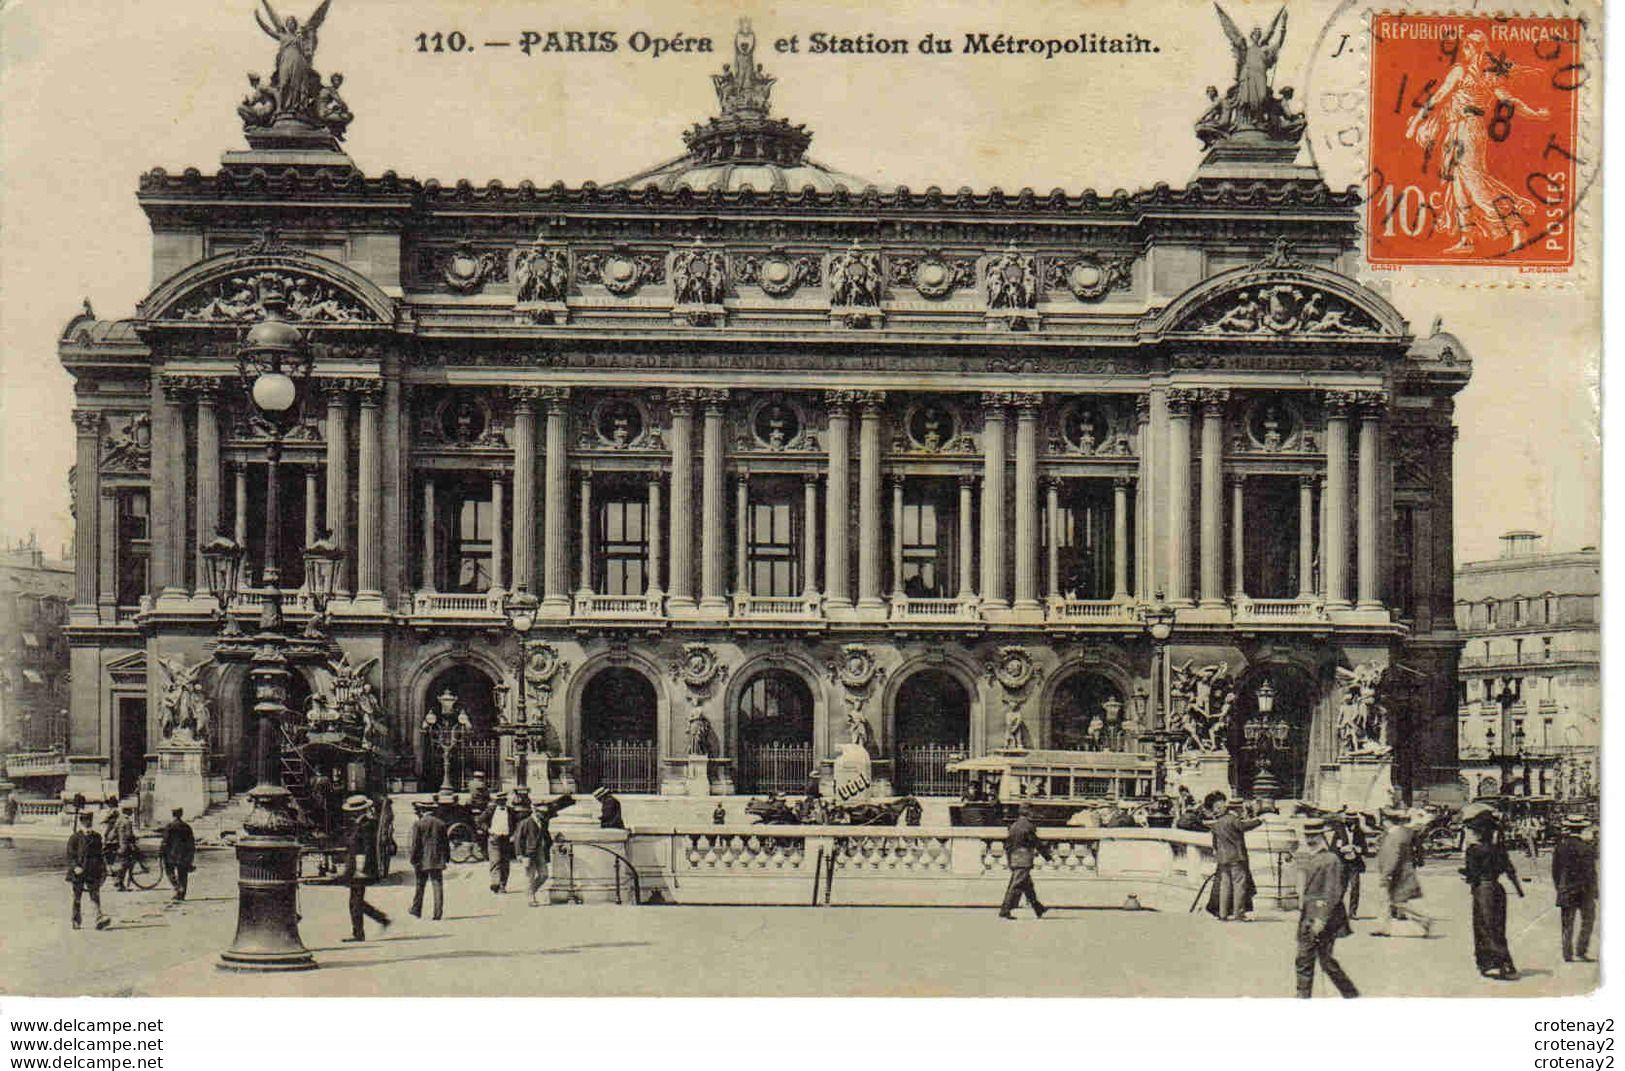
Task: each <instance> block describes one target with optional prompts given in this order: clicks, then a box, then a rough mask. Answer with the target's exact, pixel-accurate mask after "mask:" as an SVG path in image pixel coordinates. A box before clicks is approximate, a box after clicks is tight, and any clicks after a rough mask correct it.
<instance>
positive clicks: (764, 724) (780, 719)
mask: <svg viewBox="0 0 1625 1071" xmlns="http://www.w3.org/2000/svg"><path fill="white" fill-rule="evenodd" d="M734 724H735V725H736V726H737V727H738V733H739V743H738V749H737V750H736V751H735V755H736V756H737V757H738V768H737V771H736V782H735V783H736V784H737V785H738V786H739V791H741V792H800V791H801V790H802V788H803V787H804V786H805V785H806V783H807V775H808V774H810V773H811V772H812V769H813V695H812V690H811V689H810V688H808V687H807V683H806V682H805V681H803V680H802V679H801V677H800V676H799V675H798V674H795V673H791V672H789V671H788V670H783V669H769V670H763V671H762V672H761V673H758V674H756V676H754V677H752V678H750V679H749V680H748V681H746V682H745V686H744V687H743V688H741V689H740V690H739V694H738V696H737V697H736V698H735V700H734Z"/></svg>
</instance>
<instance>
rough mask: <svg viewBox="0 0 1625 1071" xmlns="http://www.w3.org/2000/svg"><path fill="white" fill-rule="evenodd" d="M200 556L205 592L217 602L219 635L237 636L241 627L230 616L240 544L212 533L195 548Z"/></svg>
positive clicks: (238, 571)
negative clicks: (207, 590) (206, 583)
mask: <svg viewBox="0 0 1625 1071" xmlns="http://www.w3.org/2000/svg"><path fill="white" fill-rule="evenodd" d="M198 553H199V554H201V555H202V556H203V571H204V574H205V579H206V581H207V582H208V585H209V594H211V595H213V596H214V601H215V603H216V604H217V605H218V606H219V608H220V609H219V614H220V621H221V630H220V634H221V635H222V636H234V637H235V636H241V635H242V634H243V630H242V629H240V628H238V627H237V621H236V619H235V618H233V617H232V616H231V602H232V600H233V599H235V598H236V597H237V591H238V588H237V584H238V582H239V580H240V578H241V577H242V569H243V548H242V547H240V546H238V545H237V541H236V540H235V539H232V538H231V537H230V536H226V535H221V534H219V533H216V534H215V537H214V538H213V539H211V540H209V541H208V542H207V543H205V544H203V547H202V548H201V549H200V550H199V551H198Z"/></svg>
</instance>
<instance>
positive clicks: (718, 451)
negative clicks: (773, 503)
mask: <svg viewBox="0 0 1625 1071" xmlns="http://www.w3.org/2000/svg"><path fill="white" fill-rule="evenodd" d="M700 400H701V401H702V402H704V403H705V432H704V435H705V441H704V443H703V445H702V446H701V448H700V512H701V516H702V518H703V523H704V528H703V529H702V530H701V532H700V609H701V610H702V611H704V612H707V613H711V614H726V613H727V612H728V594H727V591H726V590H724V585H725V583H726V581H725V580H724V579H723V577H724V576H726V575H727V561H728V514H727V507H726V506H725V505H724V497H723V496H724V487H723V467H724V461H725V458H724V456H723V447H722V438H723V436H722V423H723V417H724V415H725V414H726V405H727V401H728V392H727V391H725V390H702V391H701V392H700ZM740 520H741V521H743V520H744V518H740Z"/></svg>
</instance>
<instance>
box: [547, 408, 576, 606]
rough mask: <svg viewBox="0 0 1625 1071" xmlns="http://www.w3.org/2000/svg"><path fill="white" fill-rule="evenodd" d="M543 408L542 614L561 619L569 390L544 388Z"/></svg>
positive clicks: (565, 589)
mask: <svg viewBox="0 0 1625 1071" xmlns="http://www.w3.org/2000/svg"><path fill="white" fill-rule="evenodd" d="M541 400H542V401H543V402H544V403H545V404H546V405H547V440H546V442H545V444H544V446H543V449H544V450H545V451H546V458H545V465H546V470H545V473H544V475H543V480H544V484H545V486H544V487H543V491H542V493H543V495H544V496H545V497H544V500H543V502H542V612H543V613H544V614H547V615H549V616H552V617H564V616H567V615H568V614H569V612H570V482H569V474H570V455H569V445H568V443H569V439H568V437H569V422H570V391H569V389H568V388H565V387H544V388H543V389H542V391H541Z"/></svg>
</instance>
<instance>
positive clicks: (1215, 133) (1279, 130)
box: [1196, 4, 1308, 149]
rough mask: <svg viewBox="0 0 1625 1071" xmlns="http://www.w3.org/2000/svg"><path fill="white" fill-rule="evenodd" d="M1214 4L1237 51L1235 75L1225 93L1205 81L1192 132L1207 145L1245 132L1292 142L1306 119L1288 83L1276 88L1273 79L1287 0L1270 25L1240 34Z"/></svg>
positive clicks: (1284, 34)
mask: <svg viewBox="0 0 1625 1071" xmlns="http://www.w3.org/2000/svg"><path fill="white" fill-rule="evenodd" d="M1213 9H1214V10H1215V11H1217V12H1218V14H1219V25H1221V26H1222V27H1224V35H1225V36H1226V37H1227V38H1229V39H1230V48H1231V51H1232V52H1234V53H1235V57H1236V80H1235V82H1234V83H1233V84H1232V85H1231V86H1230V88H1229V89H1228V90H1226V91H1225V93H1224V95H1223V96H1220V95H1219V90H1218V88H1217V87H1215V86H1208V87H1207V97H1208V110H1207V111H1206V112H1204V113H1203V114H1202V117H1201V118H1200V119H1198V120H1197V121H1196V136H1197V137H1198V138H1200V139H1201V140H1202V145H1203V147H1204V148H1209V149H1211V148H1213V147H1214V146H1215V145H1217V144H1219V143H1220V142H1223V141H1228V140H1229V139H1231V138H1233V137H1236V136H1238V135H1242V134H1249V133H1251V134H1254V135H1262V137H1263V138H1264V139H1265V140H1268V141H1277V142H1282V143H1284V144H1289V145H1290V144H1295V143H1296V142H1297V140H1298V139H1299V138H1300V137H1302V136H1303V131H1304V127H1305V126H1306V125H1307V124H1308V120H1307V119H1305V118H1304V116H1303V114H1302V113H1301V112H1297V111H1294V110H1293V107H1294V106H1293V103H1292V87H1291V86H1284V87H1282V88H1281V89H1280V90H1276V89H1275V88H1274V86H1273V85H1272V80H1273V78H1274V74H1275V63H1276V60H1278V59H1279V58H1280V55H1281V45H1282V44H1283V43H1284V42H1285V41H1286V8H1285V6H1283V7H1282V8H1281V9H1280V10H1279V11H1277V12H1276V13H1275V18H1274V19H1272V20H1270V24H1269V28H1268V29H1259V28H1258V27H1256V26H1255V27H1253V29H1252V32H1251V33H1250V34H1243V33H1242V32H1241V29H1240V27H1238V26H1237V25H1236V23H1235V21H1234V20H1233V19H1231V18H1230V16H1229V15H1228V14H1226V13H1225V10H1224V8H1222V7H1220V6H1219V5H1218V4H1214V5H1213Z"/></svg>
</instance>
